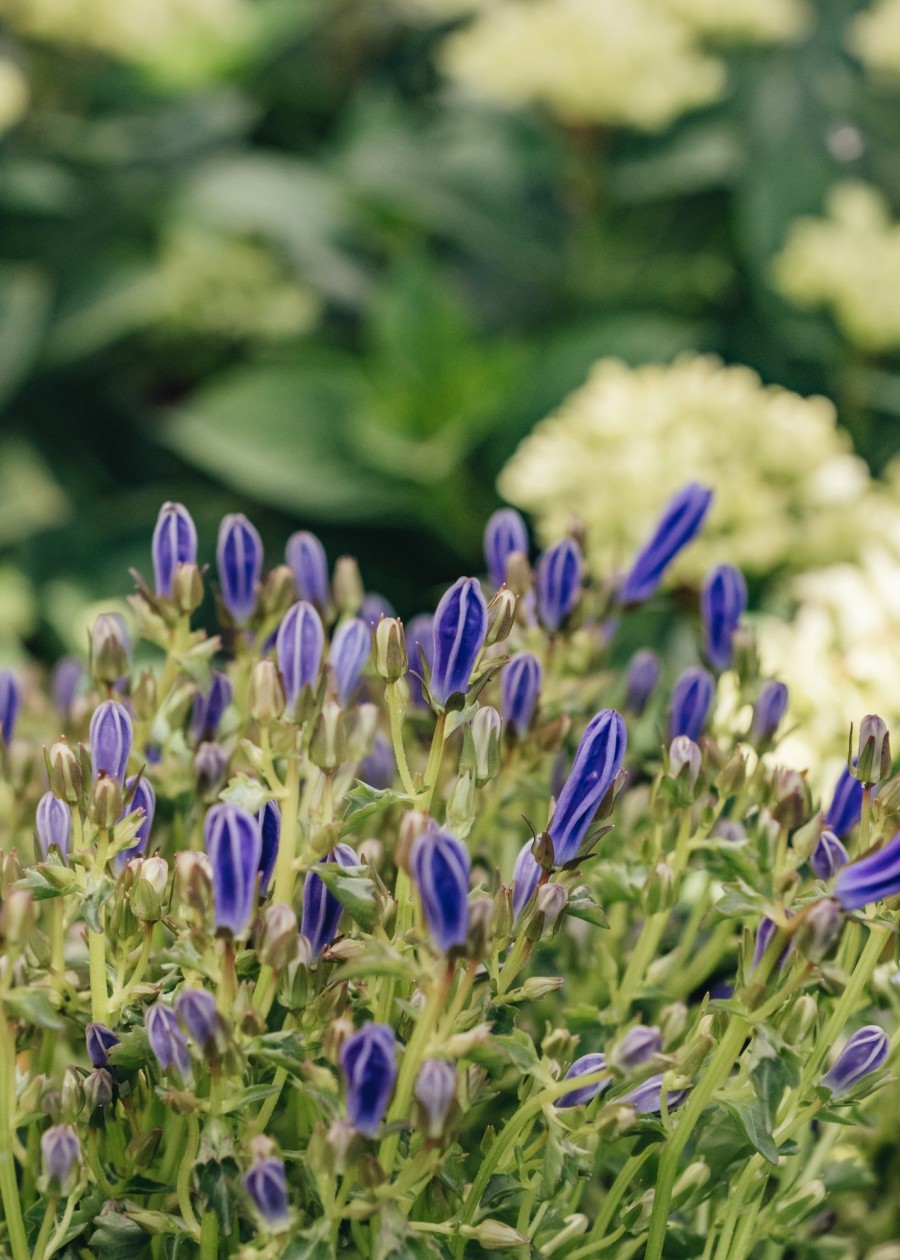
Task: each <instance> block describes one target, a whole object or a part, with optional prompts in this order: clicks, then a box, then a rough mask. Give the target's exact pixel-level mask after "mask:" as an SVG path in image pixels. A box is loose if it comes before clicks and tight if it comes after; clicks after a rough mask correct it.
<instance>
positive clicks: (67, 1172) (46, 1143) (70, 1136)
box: [41, 1124, 81, 1194]
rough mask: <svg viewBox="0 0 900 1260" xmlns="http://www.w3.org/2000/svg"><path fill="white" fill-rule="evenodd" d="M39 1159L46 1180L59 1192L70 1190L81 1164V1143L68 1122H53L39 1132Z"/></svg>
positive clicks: (63, 1192)
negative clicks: (54, 1184) (55, 1185)
mask: <svg viewBox="0 0 900 1260" xmlns="http://www.w3.org/2000/svg"><path fill="white" fill-rule="evenodd" d="M41 1161H42V1164H43V1173H44V1176H45V1177H46V1179H47V1181H48V1182H56V1184H57V1186H58V1187H59V1192H60V1193H61V1194H67V1193H69V1192H71V1190H72V1189H73V1186H74V1182H75V1179H76V1176H77V1173H78V1169H79V1167H80V1165H81V1144H80V1143H79V1141H78V1138H77V1136H76V1134H75V1130H74V1129H73V1128H72V1127H71V1125H68V1124H54V1125H52V1126H51V1127H50V1128H49V1129H47V1130H46V1131H45V1132H44V1133H42V1134H41Z"/></svg>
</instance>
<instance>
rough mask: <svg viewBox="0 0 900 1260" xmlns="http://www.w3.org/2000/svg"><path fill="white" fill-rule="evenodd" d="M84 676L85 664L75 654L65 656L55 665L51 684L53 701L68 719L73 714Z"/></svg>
mask: <svg viewBox="0 0 900 1260" xmlns="http://www.w3.org/2000/svg"><path fill="white" fill-rule="evenodd" d="M82 678H84V666H83V665H82V663H81V661H79V660H78V659H77V658H76V657H74V656H64V657H62V659H61V660H59V661H57V663H56V665H55V666H54V669H53V681H52V684H51V688H52V692H53V703H54V704H55V705H56V708H57V710H58V711H59V712H60V713H61V714H62V716H63V717H64V718H65V719H66V721H68V719H69V717H70V716H71V713H72V706H73V705H74V703H75V699H76V697H77V695H78V689H79V687H80V686H81V680H82Z"/></svg>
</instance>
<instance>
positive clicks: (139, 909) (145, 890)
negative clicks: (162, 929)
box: [131, 857, 169, 923]
mask: <svg viewBox="0 0 900 1260" xmlns="http://www.w3.org/2000/svg"><path fill="white" fill-rule="evenodd" d="M168 883H169V866H168V863H167V862H166V860H165V858H161V857H151V858H147V859H146V860H145V861H143V862H141V864H140V870H139V871H138V876H137V879H136V880H135V882H134V887H133V888H132V890H131V909H132V912H133V914H134V917H135V918H136V919H140V920H141V922H142V923H157V922H159V920H160V919H161V918H162V916H163V913H164V911H165V907H166V888H167V887H168Z"/></svg>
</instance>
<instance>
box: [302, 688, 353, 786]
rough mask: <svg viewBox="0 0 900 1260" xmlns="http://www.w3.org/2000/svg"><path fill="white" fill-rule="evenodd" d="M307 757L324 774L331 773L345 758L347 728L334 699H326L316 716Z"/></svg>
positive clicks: (339, 707)
mask: <svg viewBox="0 0 900 1260" xmlns="http://www.w3.org/2000/svg"><path fill="white" fill-rule="evenodd" d="M309 759H310V761H311V762H312V763H313V765H314V766H318V767H319V769H320V770H323V771H324V772H325V773H326V774H333V773H334V772H335V770H337V768H338V766H340V765H343V763H344V761H346V759H347V730H346V722H345V720H344V712H343V710H342V709H341V706H340V705H339V704H336V703H335V701H334V700H326V701H325V703H324V704H323V705H322V711H321V712H320V713H319V715H318V717H317V718H316V722H315V725H314V727H313V733H312V739H311V740H310V741H309Z"/></svg>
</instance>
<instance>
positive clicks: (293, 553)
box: [284, 529, 330, 612]
mask: <svg viewBox="0 0 900 1260" xmlns="http://www.w3.org/2000/svg"><path fill="white" fill-rule="evenodd" d="M284 558H285V560H287V562H288V566H289V568H290V570H291V572H292V573H293V575H294V581H295V583H296V584H297V595H298V596H299V598H300V599H303V600H306V602H307V603H308V604H312V605H313V606H314V607H315V608H317V609H318V610H319V612H324V611H325V609H326V608H327V607H328V602H329V597H330V590H329V584H328V560H327V558H326V556H325V548H324V547H323V546H322V544H321V543H320V542H319V540H318V538H317V537H316V536H315V534H311V533H309V531H308V530H305V529H303V530H300V531H299V533H296V534H291V536H290V538H289V539H288V541H287V546H286V547H285V549H284Z"/></svg>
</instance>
